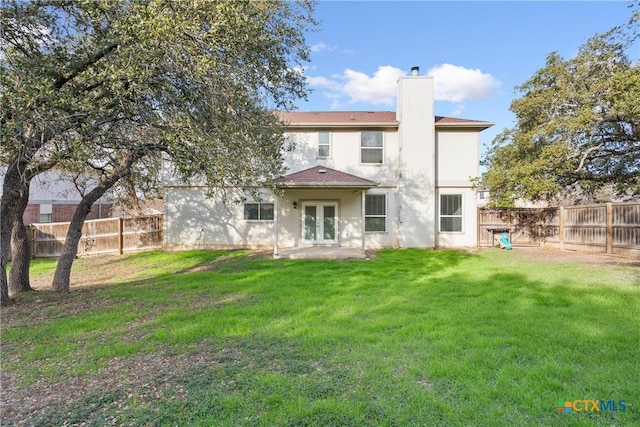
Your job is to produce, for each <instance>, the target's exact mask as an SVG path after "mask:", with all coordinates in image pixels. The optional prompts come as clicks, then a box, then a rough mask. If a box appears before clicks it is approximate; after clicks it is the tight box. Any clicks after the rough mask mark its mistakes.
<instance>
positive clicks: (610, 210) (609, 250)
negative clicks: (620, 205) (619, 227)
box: [607, 202, 613, 254]
mask: <svg viewBox="0 0 640 427" xmlns="http://www.w3.org/2000/svg"><path fill="white" fill-rule="evenodd" d="M607 253H608V254H612V253H613V205H612V204H611V203H610V202H609V203H607Z"/></svg>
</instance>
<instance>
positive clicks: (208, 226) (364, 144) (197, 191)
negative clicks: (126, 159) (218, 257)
mask: <svg viewBox="0 0 640 427" xmlns="http://www.w3.org/2000/svg"><path fill="white" fill-rule="evenodd" d="M416 74H417V73H416ZM433 90H434V89H433V79H432V78H431V77H425V76H418V75H412V76H407V77H401V78H400V79H399V80H398V96H397V111H395V112H388V111H373V112H371V111H347V112H333V111H332V112H292V113H280V117H281V119H282V121H283V122H285V123H286V124H287V126H288V132H287V137H288V138H289V139H290V140H291V141H292V142H294V143H295V149H294V150H293V151H291V152H287V153H284V157H285V164H286V165H287V168H288V171H289V173H288V174H287V175H286V176H284V177H282V178H280V179H278V180H277V186H278V189H279V191H278V192H276V193H272V192H270V191H266V190H265V192H264V194H263V197H262V198H261V200H259V201H258V200H255V201H252V200H249V201H248V202H246V203H244V204H243V205H234V204H224V203H221V202H219V201H216V200H211V199H207V198H206V197H205V189H202V188H197V187H192V186H184V185H181V184H175V183H167V184H166V185H165V188H164V190H165V197H164V206H165V234H164V236H165V237H164V239H165V240H164V245H165V247H166V248H167V249H187V248H273V249H274V253H275V254H276V255H277V254H278V253H279V252H280V251H281V250H283V249H286V248H293V247H299V246H307V245H337V246H346V247H355V248H360V249H361V250H363V251H364V250H365V249H378V248H385V247H401V248H405V247H414V248H436V247H468V246H476V244H477V212H476V194H475V191H474V190H473V188H472V183H471V181H470V180H471V179H472V178H474V177H477V176H478V169H479V161H478V158H479V132H480V131H482V130H484V129H487V128H488V127H490V126H491V125H492V123H489V122H484V121H476V120H465V119H457V118H447V117H438V116H435V115H434V96H433Z"/></svg>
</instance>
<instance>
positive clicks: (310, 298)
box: [0, 249, 640, 426]
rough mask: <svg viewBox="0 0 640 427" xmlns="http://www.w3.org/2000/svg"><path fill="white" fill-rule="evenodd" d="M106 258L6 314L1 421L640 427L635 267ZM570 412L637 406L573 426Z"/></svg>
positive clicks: (487, 254)
mask: <svg viewBox="0 0 640 427" xmlns="http://www.w3.org/2000/svg"><path fill="white" fill-rule="evenodd" d="M557 254H558V257H561V256H562V252H557ZM92 262H93V263H95V261H92V260H91V259H86V260H78V261H77V262H76V264H75V265H74V273H73V275H74V276H73V277H74V278H79V277H88V276H91V275H97V273H96V268H99V269H100V271H101V272H104V273H105V274H106V273H108V274H107V277H112V280H111V283H102V284H100V285H98V286H93V287H83V288H81V289H76V290H73V291H72V292H71V293H70V294H65V295H60V294H54V293H51V292H49V291H42V290H41V291H36V292H30V293H27V294H24V295H20V296H19V298H18V304H17V305H16V306H15V307H11V308H8V309H5V310H3V313H2V321H3V325H2V366H1V367H2V372H3V391H2V393H3V401H4V402H5V404H4V405H3V406H4V408H3V409H2V419H1V420H0V421H2V425H5V424H6V425H11V424H16V423H22V424H23V425H36V426H37V425H42V426H50V425H64V424H65V423H66V425H75V424H80V423H85V424H84V425H95V426H102V425H107V424H116V425H180V426H183V425H202V426H213V425H216V426H218V425H265V426H267V425H268V426H271V425H277V426H285V425H286V426H362V425H371V426H417V425H443V426H457V425H465V426H468V425H477V426H498V425H505V426H514V425H531V426H538V425H576V426H578V425H585V424H587V425H621V426H622V425H629V426H630V425H640V406H639V402H640V400H639V399H640V356H639V354H640V327H639V326H640V268H638V267H637V264H636V265H635V266H634V265H631V264H629V265H626V266H625V265H610V264H594V263H569V262H562V261H561V260H558V261H551V262H550V261H547V262H543V261H540V260H536V259H535V258H528V257H527V256H523V255H522V253H519V252H518V250H514V251H501V250H497V249H496V250H486V251H479V252H478V253H466V252H461V251H444V250H442V251H422V250H385V251H381V252H379V253H378V256H377V257H376V258H374V259H369V260H348V261H300V260H273V259H268V258H262V257H259V256H256V255H255V254H253V253H251V252H242V251H236V252H223V251H219V252H184V253H174V254H167V253H162V252H149V253H143V254H138V255H134V256H123V257H113V258H109V259H107V261H106V262H105V260H104V259H103V260H102V262H101V263H100V265H99V267H96V266H95V265H93V264H92ZM53 268H54V263H53V262H51V261H42V260H39V261H35V262H34V265H33V269H32V277H34V278H36V279H37V278H42V277H49V276H51V275H52V272H53ZM98 276H99V275H97V276H96V277H98ZM96 281H98V279H96ZM52 391H53V392H52ZM7 393H11V395H12V396H13V397H12V399H11V402H12V404H11V405H9V407H7V404H6V395H7ZM52 393H53V397H52V396H51V394H52ZM40 394H42V395H43V396H44V394H46V395H47V396H46V399H44V398H43V400H42V401H41V402H40V403H41V404H40V407H39V408H38V410H30V409H29V408H28V407H26V406H24V407H22V405H27V403H25V402H28V401H29V398H27V396H31V398H32V399H36V400H38V396H39V395H40ZM56 394H58V395H62V396H63V397H65V398H64V399H62V398H60V399H58V400H56V397H55V395H56ZM559 399H562V400H565V401H574V400H585V399H586V400H600V399H601V400H604V401H607V402H608V401H609V400H613V401H615V403H616V408H620V407H621V406H620V402H619V401H621V400H623V401H624V404H625V408H626V410H625V411H624V412H622V411H610V410H607V411H582V412H578V411H571V412H569V413H568V414H567V415H563V414H561V413H559V412H558V411H556V409H555V408H556V406H558V400H559ZM11 402H10V403H11ZM43 402H45V403H43ZM578 407H580V405H579V406H578Z"/></svg>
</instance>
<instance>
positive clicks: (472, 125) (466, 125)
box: [435, 122, 495, 131]
mask: <svg viewBox="0 0 640 427" xmlns="http://www.w3.org/2000/svg"><path fill="white" fill-rule="evenodd" d="M435 125H436V128H456V129H464V128H466V129H473V130H481V131H482V130H485V129H489V128H490V127H491V126H493V125H495V123H491V122H476V123H464V122H460V123H438V122H436V124H435Z"/></svg>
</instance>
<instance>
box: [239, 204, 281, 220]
mask: <svg viewBox="0 0 640 427" xmlns="http://www.w3.org/2000/svg"><path fill="white" fill-rule="evenodd" d="M273 210H274V208H273V203H245V204H244V219H245V220H246V221H273Z"/></svg>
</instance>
